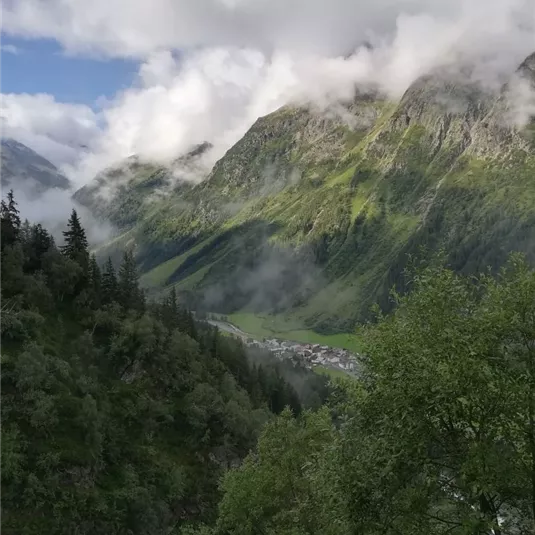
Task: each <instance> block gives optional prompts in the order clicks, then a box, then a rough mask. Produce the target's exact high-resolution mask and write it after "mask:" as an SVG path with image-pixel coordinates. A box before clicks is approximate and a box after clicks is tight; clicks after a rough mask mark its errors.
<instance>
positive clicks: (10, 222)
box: [0, 190, 21, 250]
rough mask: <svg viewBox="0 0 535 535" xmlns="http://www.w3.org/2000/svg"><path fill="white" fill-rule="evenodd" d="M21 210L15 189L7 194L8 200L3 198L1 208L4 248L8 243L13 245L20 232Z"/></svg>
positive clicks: (0, 225) (0, 224)
mask: <svg viewBox="0 0 535 535" xmlns="http://www.w3.org/2000/svg"><path fill="white" fill-rule="evenodd" d="M19 214H20V212H19V210H18V208H17V203H16V202H15V197H14V195H13V190H10V191H9V193H8V194H7V202H6V201H4V200H2V204H1V208H0V217H1V223H0V227H1V233H2V234H1V239H2V250H4V247H6V246H8V245H13V244H14V243H15V242H16V241H17V239H18V237H19V233H20V226H21V223H20V215H19Z"/></svg>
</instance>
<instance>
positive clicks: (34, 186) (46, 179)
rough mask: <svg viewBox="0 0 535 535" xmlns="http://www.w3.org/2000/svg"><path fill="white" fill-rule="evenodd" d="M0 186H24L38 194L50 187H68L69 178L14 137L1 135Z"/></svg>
mask: <svg viewBox="0 0 535 535" xmlns="http://www.w3.org/2000/svg"><path fill="white" fill-rule="evenodd" d="M1 154H2V165H1V175H2V188H4V189H8V188H13V189H17V190H19V191H20V190H24V192H25V193H26V194H27V196H29V197H38V196H39V195H41V194H42V193H44V192H45V191H47V190H49V189H52V188H59V189H68V188H69V187H70V183H69V180H68V179H67V178H66V177H65V176H64V175H63V174H62V173H60V171H59V170H58V168H57V167H56V166H55V165H53V164H52V163H51V162H49V161H48V160H47V159H45V158H43V157H42V156H40V155H39V154H37V153H36V152H35V151H33V150H32V149H30V148H29V147H27V146H26V145H23V144H22V143H19V142H18V141H15V140H14V139H2V144H1Z"/></svg>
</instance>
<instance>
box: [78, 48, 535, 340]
mask: <svg viewBox="0 0 535 535" xmlns="http://www.w3.org/2000/svg"><path fill="white" fill-rule="evenodd" d="M534 64H535V59H534V56H530V58H528V59H527V60H526V61H525V62H524V63H523V64H522V65H521V67H520V68H519V70H518V71H517V73H515V78H514V79H513V80H512V81H511V83H510V84H509V85H506V86H505V87H504V88H503V90H502V91H501V92H500V93H499V94H495V95H492V94H488V93H487V92H483V91H482V90H481V88H480V87H479V86H478V85H476V84H470V83H468V82H466V80H461V79H458V77H456V76H455V75H446V74H444V73H434V74H432V75H428V76H425V77H423V78H421V79H419V80H417V81H416V82H415V83H414V84H413V85H412V86H411V87H410V88H409V89H408V90H407V92H406V93H405V95H404V96H403V98H402V99H401V100H400V101H399V102H397V103H393V102H388V101H386V100H384V99H381V98H379V97H378V96H377V95H370V94H359V95H357V96H356V97H355V99H354V101H353V102H352V103H351V105H350V106H347V109H346V110H345V112H344V113H343V114H340V113H338V114H337V113H334V112H328V113H326V112H320V111H318V110H316V109H314V108H307V109H304V108H300V109H296V108H289V107H286V108H282V109H280V110H278V111H277V112H275V113H272V114H271V115H268V116H266V117H263V118H261V119H258V121H257V122H256V123H255V124H254V125H253V126H252V127H251V129H250V130H249V131H248V132H247V134H246V135H245V136H244V137H243V138H242V139H241V140H240V141H239V142H238V143H236V145H234V146H233V147H232V148H231V149H230V150H229V151H228V152H227V153H226V154H225V156H224V157H223V158H222V159H221V160H219V161H218V162H217V163H216V165H215V167H214V168H213V170H212V171H211V173H210V175H209V176H208V177H207V179H206V180H204V181H202V182H201V183H199V184H197V185H187V186H184V187H181V188H179V189H178V190H175V191H173V192H172V193H171V194H170V195H167V196H166V197H165V198H164V199H163V200H160V201H158V202H150V203H147V202H143V198H142V195H141V193H140V189H139V186H138V185H137V183H135V180H136V179H131V181H130V182H129V183H127V185H126V186H125V187H126V188H127V189H128V188H130V190H129V191H130V193H129V194H127V195H126V196H125V197H124V199H125V200H124V201H121V203H120V205H118V206H117V209H118V210H119V211H120V213H121V214H120V216H118V215H117V214H116V213H115V212H114V218H115V220H116V221H118V222H119V223H120V227H121V229H122V232H123V234H122V235H121V236H120V237H118V238H117V239H116V240H115V242H114V243H112V244H109V245H108V246H107V247H104V248H103V249H102V250H101V251H99V254H100V255H103V256H106V255H108V254H110V253H111V254H114V253H115V252H116V251H120V250H121V249H122V248H124V247H129V246H133V247H134V248H135V252H136V258H137V260H138V262H139V265H140V267H141V269H142V271H143V272H144V276H143V279H142V280H143V282H144V284H145V285H146V286H147V287H148V288H149V289H151V290H152V291H159V289H161V288H166V287H170V286H173V285H176V287H177V289H178V290H179V291H180V292H181V293H182V294H183V295H185V296H187V299H188V301H189V302H191V303H193V304H194V306H195V307H196V308H198V309H203V308H204V309H206V310H210V311H218V312H223V313H233V312H238V311H242V312H248V313H256V314H265V313H271V314H276V315H277V316H278V317H282V318H283V320H284V321H287V322H289V323H291V324H292V326H293V327H292V329H300V328H313V329H315V330H316V331H319V332H326V333H328V332H340V331H349V330H351V329H352V327H353V325H354V323H355V321H359V320H363V319H365V318H367V317H369V311H370V306H371V305H372V304H373V303H375V302H379V304H380V305H381V306H382V307H383V308H386V309H388V308H389V307H390V301H389V298H388V292H389V290H390V289H391V287H392V286H394V285H395V286H397V287H398V288H403V287H405V284H406V281H404V279H403V271H404V268H405V266H406V263H407V260H408V257H409V256H408V255H409V254H412V255H415V256H418V254H419V252H420V251H421V249H422V247H424V248H426V249H427V253H426V256H431V255H432V254H433V253H434V252H436V251H438V250H444V251H445V255H446V261H447V263H448V264H449V265H451V266H452V267H453V268H454V269H455V270H457V271H460V272H462V273H474V272H478V271H480V270H482V269H484V268H485V267H486V266H489V265H490V266H491V267H492V268H493V269H496V268H497V267H498V266H500V265H502V264H503V262H504V260H505V258H506V257H507V254H508V253H509V252H510V251H512V250H520V251H523V252H525V253H526V254H527V257H528V259H529V260H530V261H531V260H534V251H533V246H532V243H535V242H534V238H535V230H534V229H535V225H534V216H535V203H534V202H533V201H534V200H535V181H533V171H534V169H535V153H534V150H533V149H534V136H533V133H534V128H533V123H531V124H530V123H529V122H528V124H527V126H524V127H523V128H518V127H515V126H513V124H512V122H511V116H512V107H514V105H515V103H514V101H511V98H510V93H511V91H510V88H511V86H512V84H513V83H514V82H515V80H517V79H520V78H523V79H524V82H527V83H531V84H533V83H534V80H535V66H534ZM157 173H165V170H159V171H157ZM134 186H135V187H134ZM129 195H130V196H133V197H134V198H135V199H137V201H136V202H138V204H137V205H136V204H135V202H133V204H134V205H135V208H134V209H131V208H130V205H128V204H127V203H126V200H127V199H130V197H129ZM129 202H130V201H129ZM87 203H88V204H89V205H90V206H91V201H90V200H89V201H88V202H87ZM139 206H142V207H143V208H142V209H139V208H138V207H139Z"/></svg>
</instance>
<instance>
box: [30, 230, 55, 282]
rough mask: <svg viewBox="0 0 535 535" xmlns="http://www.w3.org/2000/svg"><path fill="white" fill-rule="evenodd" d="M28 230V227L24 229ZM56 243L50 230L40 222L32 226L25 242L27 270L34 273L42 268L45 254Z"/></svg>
mask: <svg viewBox="0 0 535 535" xmlns="http://www.w3.org/2000/svg"><path fill="white" fill-rule="evenodd" d="M24 232H26V229H24ZM53 245H54V240H53V239H52V236H51V235H50V234H49V233H48V231H47V230H46V229H45V228H43V226H42V225H41V224H40V223H38V224H37V225H33V226H32V227H31V228H30V232H29V238H28V241H27V243H26V244H25V249H26V263H25V270H26V271H28V272H30V273H33V272H35V271H38V270H40V269H41V268H42V259H43V255H44V254H45V253H46V252H47V251H49V250H50V248H51V247H53Z"/></svg>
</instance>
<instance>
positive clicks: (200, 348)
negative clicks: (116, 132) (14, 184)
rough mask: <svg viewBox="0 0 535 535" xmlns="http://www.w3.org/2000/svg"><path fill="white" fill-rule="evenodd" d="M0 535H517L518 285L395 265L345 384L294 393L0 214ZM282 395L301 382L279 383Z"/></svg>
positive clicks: (433, 267) (531, 417) (521, 512)
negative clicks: (358, 369)
mask: <svg viewBox="0 0 535 535" xmlns="http://www.w3.org/2000/svg"><path fill="white" fill-rule="evenodd" d="M1 212H2V213H1V218H2V220H1V233H2V234H1V239H2V242H1V247H2V253H1V254H2V287H1V290H2V310H1V312H2V326H1V327H2V529H3V530H4V533H7V534H10V535H11V534H32V535H33V534H55V533H59V534H72V533H74V534H80V535H85V534H125V535H126V534H129V535H130V534H150V535H159V534H172V535H231V534H232V535H234V534H235V535H320V534H321V535H447V534H448V535H450V534H451V535H505V534H511V535H513V534H514V535H517V534H518V535H527V534H533V533H535V272H534V271H533V269H532V268H531V267H530V266H529V265H528V264H527V262H526V260H525V259H524V258H523V257H522V256H521V255H516V254H513V255H512V256H510V258H509V261H508V263H507V264H506V266H505V267H504V268H503V269H502V270H501V271H499V273H495V272H490V271H489V272H488V273H483V274H481V275H478V276H471V277H468V276H465V275H461V274H458V273H456V272H455V271H453V270H452V269H450V268H448V267H447V266H445V261H444V259H443V258H441V257H440V256H438V257H436V258H434V259H427V261H426V262H425V263H423V264H420V265H414V264H411V263H410V262H409V267H408V268H407V273H406V278H407V281H408V282H407V287H408V292H406V293H404V294H398V293H396V292H395V291H394V290H393V291H392V293H391V297H390V299H391V305H392V306H391V307H390V308H391V312H389V313H388V314H385V313H383V312H382V311H381V310H380V309H379V307H376V309H375V311H374V316H373V320H371V321H370V322H369V323H367V324H365V325H362V326H360V327H359V331H360V333H361V334H362V338H363V340H364V343H365V348H364V351H363V355H364V356H363V357H362V370H363V371H362V373H361V375H360V377H359V378H358V379H353V378H347V379H338V380H335V381H333V382H330V383H328V384H326V379H325V378H323V377H320V376H316V375H315V374H313V373H310V372H308V371H306V370H301V371H300V372H299V374H297V372H296V371H295V370H293V373H292V374H289V373H288V370H285V368H284V366H282V365H281V364H279V363H277V362H274V361H273V360H271V359H270V358H269V356H268V355H267V354H261V355H258V354H257V355H253V356H252V355H248V354H247V351H246V348H244V347H243V346H242V344H241V343H240V342H239V341H237V340H235V339H232V338H228V337H225V336H222V334H221V333H219V332H218V331H217V329H215V328H213V327H211V326H209V325H208V324H206V323H203V322H201V321H196V319H195V317H194V315H193V314H192V313H191V311H190V310H189V307H188V303H187V302H181V301H180V300H179V299H178V298H177V295H176V293H175V292H174V291H173V290H171V291H170V293H169V295H168V296H166V298H165V299H163V300H162V301H161V302H151V301H149V300H148V299H147V298H146V296H145V295H144V292H143V290H142V289H141V288H140V286H139V282H138V275H137V272H136V265H135V262H134V259H133V255H132V253H131V252H127V253H125V255H124V258H123V260H122V263H121V264H120V265H119V266H114V264H113V263H112V262H111V260H108V261H107V262H106V263H105V264H104V265H101V266H99V265H98V263H97V261H96V259H95V257H94V256H92V255H91V254H90V250H89V244H88V242H87V239H86V235H85V231H84V229H83V228H82V225H81V223H80V220H79V218H78V216H77V214H76V212H74V211H73V213H72V215H71V218H70V219H69V221H68V223H67V227H66V230H65V232H64V239H63V243H62V244H61V245H60V246H57V245H56V244H55V240H54V239H53V238H52V236H51V235H50V234H49V233H48V232H47V231H46V229H44V228H43V227H42V226H41V225H38V224H37V225H32V224H30V223H28V222H22V221H21V220H20V216H19V212H18V209H17V205H16V202H15V200H14V198H13V195H12V193H10V194H8V197H7V199H6V200H4V201H2V209H1ZM296 375H299V377H296Z"/></svg>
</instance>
